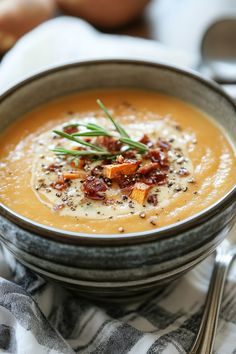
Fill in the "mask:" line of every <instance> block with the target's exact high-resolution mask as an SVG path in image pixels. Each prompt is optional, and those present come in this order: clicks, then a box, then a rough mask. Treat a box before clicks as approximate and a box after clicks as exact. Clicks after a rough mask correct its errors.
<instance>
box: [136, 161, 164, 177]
mask: <svg viewBox="0 0 236 354" xmlns="http://www.w3.org/2000/svg"><path fill="white" fill-rule="evenodd" d="M159 167H160V165H159V163H154V162H150V163H148V164H146V165H144V166H142V167H140V168H139V169H138V173H140V174H141V175H147V174H148V173H150V172H152V171H155V170H157V169H159Z"/></svg>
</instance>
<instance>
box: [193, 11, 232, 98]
mask: <svg viewBox="0 0 236 354" xmlns="http://www.w3.org/2000/svg"><path fill="white" fill-rule="evenodd" d="M235 43H236V17H234V18H226V19H220V20H217V21H216V22H214V23H213V24H212V25H211V26H210V27H209V28H208V29H207V31H206V32H205V34H204V36H203V38H202V43H201V63H200V66H199V68H198V70H199V71H200V72H201V73H202V74H204V75H206V76H209V77H211V78H212V79H213V80H215V81H217V82H218V83H219V84H222V85H223V88H224V89H225V90H226V91H227V92H228V93H229V94H230V95H231V96H232V97H233V98H235V99H236V45H235Z"/></svg>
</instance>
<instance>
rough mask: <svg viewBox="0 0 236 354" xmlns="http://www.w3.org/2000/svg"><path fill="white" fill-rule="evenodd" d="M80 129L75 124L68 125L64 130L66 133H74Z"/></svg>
mask: <svg viewBox="0 0 236 354" xmlns="http://www.w3.org/2000/svg"><path fill="white" fill-rule="evenodd" d="M78 131H79V129H78V127H75V126H74V125H68V126H67V127H64V128H63V132H64V133H66V134H74V133H78Z"/></svg>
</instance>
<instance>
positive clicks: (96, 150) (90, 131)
mask: <svg viewBox="0 0 236 354" xmlns="http://www.w3.org/2000/svg"><path fill="white" fill-rule="evenodd" d="M97 103H98V105H99V107H100V108H101V109H102V110H103V112H104V113H105V114H106V116H107V117H108V118H109V120H110V121H111V122H112V123H113V125H114V127H115V129H116V131H117V132H118V134H119V135H120V136H118V137H117V136H116V135H114V134H112V133H110V132H109V131H108V130H106V129H105V128H104V127H101V126H100V125H98V124H94V123H87V124H82V123H71V124H68V125H67V126H65V127H64V128H67V127H78V126H83V127H85V128H86V129H87V131H86V132H76V133H73V134H67V133H65V132H62V131H58V130H54V131H53V132H54V133H55V134H57V135H59V136H61V137H62V138H65V139H68V140H71V141H74V142H76V143H78V144H80V145H84V146H86V147H89V148H90V149H89V150H67V149H64V148H56V149H54V150H53V151H54V152H56V153H57V154H62V155H72V156H84V155H94V156H107V157H108V158H113V157H115V156H117V154H111V153H110V152H109V151H107V150H106V149H104V148H102V147H100V146H98V145H96V144H92V143H89V142H87V141H85V140H82V139H79V138H77V137H96V136H109V137H114V138H116V139H117V140H119V141H120V142H122V143H123V144H125V145H127V146H128V147H129V150H130V149H134V150H137V151H138V152H139V153H140V154H143V153H145V152H147V151H148V147H147V146H146V145H145V144H142V143H140V142H138V141H134V140H132V139H131V138H130V136H129V135H128V133H127V132H126V131H125V129H124V128H123V127H122V126H121V125H120V124H119V123H117V122H116V121H115V120H114V118H113V117H112V116H111V114H110V113H109V112H108V110H107V108H106V107H105V106H104V104H103V103H102V102H101V101H100V100H97ZM119 154H120V153H119Z"/></svg>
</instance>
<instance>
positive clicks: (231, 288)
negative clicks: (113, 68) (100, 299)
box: [0, 17, 236, 354]
mask: <svg viewBox="0 0 236 354" xmlns="http://www.w3.org/2000/svg"><path fill="white" fill-rule="evenodd" d="M105 57H106V58H107V57H109V58H113V57H116V58H134V59H137V58H139V59H147V60H152V61H159V62H160V61H162V62H168V63H172V64H178V65H183V66H188V67H194V65H195V63H196V60H197V59H196V58H195V57H190V56H188V55H187V54H185V53H183V52H176V51H172V50H169V49H167V48H165V47H163V46H161V45H160V44H158V43H157V42H154V41H147V40H144V39H137V38H135V39H134V38H130V37H127V36H113V35H104V34H100V33H98V32H97V31H95V30H94V29H93V28H92V27H91V26H90V25H88V24H87V23H85V22H83V21H81V20H78V19H73V18H69V17H62V18H58V19H54V20H51V21H48V22H47V23H45V24H43V25H41V26H39V27H38V28H37V29H35V30H33V31H32V32H31V33H29V34H27V35H26V36H25V37H24V38H22V39H21V40H20V41H19V42H18V43H17V44H16V46H15V47H14V48H13V49H12V50H11V51H10V52H9V53H8V54H7V55H6V56H5V58H4V59H3V61H2V63H1V65H0V90H2V91H3V90H5V89H6V88H8V87H10V86H11V85H12V84H14V83H16V82H19V81H21V80H22V79H24V78H26V77H28V76H30V75H32V74H34V73H36V72H39V71H41V70H43V69H47V68H49V67H52V66H55V65H59V64H63V63H68V62H73V61H77V60H79V59H95V58H105ZM234 232H236V229H235V230H234ZM6 260H7V262H6ZM7 263H8V264H9V265H10V267H11V270H12V272H11V273H10V270H9V268H8V267H7ZM211 269H212V258H210V259H207V260H206V261H204V262H203V263H202V264H201V265H200V266H198V267H196V268H195V269H194V270H192V271H191V272H189V273H188V274H187V275H186V276H184V277H182V278H181V279H179V280H178V281H177V285H176V284H175V285H170V286H169V287H167V288H166V289H165V290H164V292H162V293H156V294H154V295H153V294H152V295H151V296H149V297H148V296H147V299H146V300H145V301H142V302H139V303H135V304H130V305H120V306H118V305H115V306H112V305H104V306H102V305H97V304H96V305H95V304H94V303H92V302H91V301H89V300H85V299H82V298H80V297H79V296H76V295H74V294H71V293H70V292H68V291H67V290H65V289H62V288H60V287H58V286H57V285H54V284H50V283H47V282H46V281H44V280H43V279H42V278H40V277H39V276H37V275H35V274H34V273H33V272H31V271H29V270H28V269H26V268H25V267H23V266H21V265H20V264H19V263H17V262H15V261H14V259H13V258H12V257H11V256H10V255H9V253H8V252H7V251H6V250H4V255H3V254H0V275H1V276H2V278H1V277H0V353H16V354H32V353H34V354H48V353H50V354H53V353H54V354H62V353H65V354H70V353H79V354H92V353H93V354H128V353H129V354H145V353H148V354H154V353H163V354H177V353H181V354H184V353H188V350H189V348H190V346H191V343H192V341H193V340H194V337H195V335H196V332H197V329H198V326H199V322H200V319H201V314H202V306H203V303H204V297H205V293H206V290H207V287H208V282H209V277H210V273H211ZM6 278H7V279H9V280H11V281H8V280H6ZM235 282H236V269H235V270H234V271H232V272H231V276H230V281H229V282H228V285H227V289H226V292H225V296H224V301H223V306H222V309H223V310H222V313H221V319H220V323H219V327H218V332H217V340H216V344H215V352H216V353H217V354H233V353H234V354H235V353H236V339H235V338H236V296H235V295H236V284H235Z"/></svg>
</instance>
